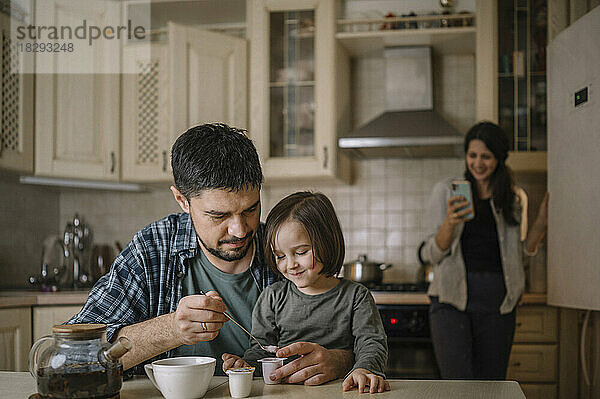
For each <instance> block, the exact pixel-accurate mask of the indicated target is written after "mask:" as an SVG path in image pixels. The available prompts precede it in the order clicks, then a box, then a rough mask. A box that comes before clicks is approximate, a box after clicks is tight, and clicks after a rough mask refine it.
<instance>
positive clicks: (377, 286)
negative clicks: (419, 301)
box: [364, 283, 429, 292]
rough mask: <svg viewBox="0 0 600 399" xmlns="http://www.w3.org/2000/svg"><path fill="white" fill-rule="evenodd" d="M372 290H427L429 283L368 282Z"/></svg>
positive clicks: (368, 286) (367, 285)
mask: <svg viewBox="0 0 600 399" xmlns="http://www.w3.org/2000/svg"><path fill="white" fill-rule="evenodd" d="M364 285H365V286H366V287H367V288H368V289H369V290H370V291H376V292H427V288H428V287H429V284H428V283H367V284H364Z"/></svg>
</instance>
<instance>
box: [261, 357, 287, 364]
mask: <svg viewBox="0 0 600 399" xmlns="http://www.w3.org/2000/svg"><path fill="white" fill-rule="evenodd" d="M285 359H287V357H265V358H264V359H258V361H259V362H262V363H276V362H279V361H282V360H285Z"/></svg>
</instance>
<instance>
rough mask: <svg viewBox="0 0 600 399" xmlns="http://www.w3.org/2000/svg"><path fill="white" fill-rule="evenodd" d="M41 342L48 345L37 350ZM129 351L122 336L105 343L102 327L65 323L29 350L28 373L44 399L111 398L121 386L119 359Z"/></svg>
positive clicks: (128, 346) (129, 344) (121, 371)
mask: <svg viewBox="0 0 600 399" xmlns="http://www.w3.org/2000/svg"><path fill="white" fill-rule="evenodd" d="M44 342H51V344H50V346H48V347H46V349H44V350H43V351H40V348H41V347H42V344H43V343H44ZM130 349H131V342H130V341H129V340H128V339H127V338H124V337H121V338H119V339H118V340H117V341H115V343H113V344H110V343H108V342H107V341H106V325H105V324H65V325H56V326H54V327H52V335H51V336H50V335H47V336H45V337H42V338H40V339H39V340H37V341H36V342H35V343H34V344H33V346H32V347H31V350H30V351H29V372H30V373H31V375H32V376H33V378H35V379H36V381H37V389H38V393H39V395H41V396H42V397H43V398H56V399H72V398H96V399H100V398H113V397H118V395H119V391H120V390H121V385H122V384H123V364H122V363H121V360H120V358H121V357H122V356H123V355H124V354H125V353H127V351H129V350H130Z"/></svg>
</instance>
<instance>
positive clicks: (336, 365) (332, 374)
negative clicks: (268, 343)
mask: <svg viewBox="0 0 600 399" xmlns="http://www.w3.org/2000/svg"><path fill="white" fill-rule="evenodd" d="M293 355H301V357H300V358H299V359H296V360H294V361H293V362H290V363H288V364H286V365H285V366H283V367H281V368H278V369H277V370H275V372H274V373H273V374H272V376H273V377H274V378H271V379H272V380H273V381H276V380H278V379H280V378H285V377H287V378H285V380H284V381H285V382H287V383H290V384H296V383H299V382H304V385H319V384H323V383H325V382H327V381H331V380H335V379H337V378H342V377H343V376H345V375H346V374H347V373H348V371H350V369H351V368H352V365H353V364H354V353H353V352H352V351H351V350H345V349H325V348H323V347H322V346H321V345H318V344H315V343H312V342H295V343H293V344H291V345H288V346H286V347H285V348H281V349H279V350H278V351H277V357H290V356H293Z"/></svg>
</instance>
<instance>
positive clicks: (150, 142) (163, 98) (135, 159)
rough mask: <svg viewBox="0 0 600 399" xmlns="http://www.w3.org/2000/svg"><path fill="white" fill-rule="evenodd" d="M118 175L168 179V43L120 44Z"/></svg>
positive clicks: (171, 138)
mask: <svg viewBox="0 0 600 399" xmlns="http://www.w3.org/2000/svg"><path fill="white" fill-rule="evenodd" d="M123 67H124V70H125V71H135V72H136V73H135V74H132V73H124V74H123V75H122V76H121V82H122V83H121V88H122V90H123V97H122V101H123V103H122V108H121V109H122V115H123V116H122V128H121V132H122V144H123V156H122V159H123V162H122V166H123V169H122V176H123V179H124V180H128V181H154V180H169V178H170V177H171V173H170V166H169V164H170V162H169V159H170V157H169V154H170V148H171V145H172V141H173V140H174V138H173V137H172V136H173V134H169V133H170V132H169V108H168V106H169V83H168V82H169V76H168V44H167V43H151V44H150V49H148V45H146V44H142V45H136V44H130V45H126V46H124V48H123Z"/></svg>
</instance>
